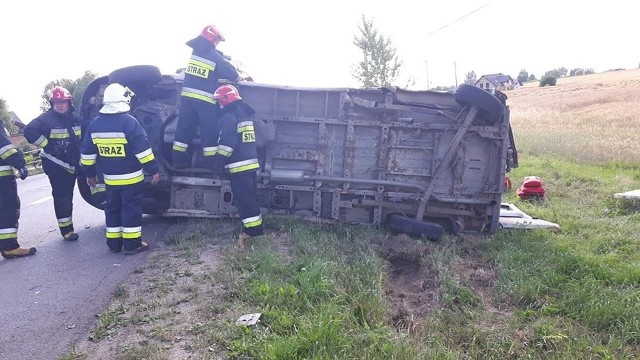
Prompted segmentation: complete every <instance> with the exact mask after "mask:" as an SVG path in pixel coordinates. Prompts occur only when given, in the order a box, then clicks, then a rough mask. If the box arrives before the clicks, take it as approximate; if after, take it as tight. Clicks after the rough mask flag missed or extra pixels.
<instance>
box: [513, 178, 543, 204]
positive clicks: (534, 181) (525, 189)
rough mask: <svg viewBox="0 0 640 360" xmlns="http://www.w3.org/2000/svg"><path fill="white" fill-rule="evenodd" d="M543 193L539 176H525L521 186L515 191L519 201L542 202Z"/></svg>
mask: <svg viewBox="0 0 640 360" xmlns="http://www.w3.org/2000/svg"><path fill="white" fill-rule="evenodd" d="M544 193H545V190H544V187H543V185H542V180H541V179H540V177H539V176H527V177H526V178H524V181H523V182H522V186H520V187H519V188H518V190H516V195H518V197H519V198H520V199H521V200H528V199H538V200H542V199H543V198H544Z"/></svg>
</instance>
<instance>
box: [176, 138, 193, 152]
mask: <svg viewBox="0 0 640 360" xmlns="http://www.w3.org/2000/svg"><path fill="white" fill-rule="evenodd" d="M187 148H189V144H185V143H182V142H179V141H174V142H173V150H175V151H180V152H186V151H187Z"/></svg>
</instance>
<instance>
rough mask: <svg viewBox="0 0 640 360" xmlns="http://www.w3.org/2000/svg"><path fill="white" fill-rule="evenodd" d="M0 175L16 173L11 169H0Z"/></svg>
mask: <svg viewBox="0 0 640 360" xmlns="http://www.w3.org/2000/svg"><path fill="white" fill-rule="evenodd" d="M0 176H16V173H14V172H13V169H11V170H0Z"/></svg>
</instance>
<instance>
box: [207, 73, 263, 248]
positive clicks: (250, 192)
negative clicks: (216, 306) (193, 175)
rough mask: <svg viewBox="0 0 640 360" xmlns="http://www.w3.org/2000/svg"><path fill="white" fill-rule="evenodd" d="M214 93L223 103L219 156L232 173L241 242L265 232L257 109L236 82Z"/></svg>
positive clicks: (220, 161)
mask: <svg viewBox="0 0 640 360" xmlns="http://www.w3.org/2000/svg"><path fill="white" fill-rule="evenodd" d="M213 97H214V98H215V99H216V100H217V101H218V102H219V103H220V107H221V117H220V127H221V130H220V138H219V144H218V152H217V154H216V160H217V162H218V163H219V164H220V163H222V164H224V168H225V169H226V170H227V171H228V172H229V173H230V174H231V191H232V193H233V199H234V202H235V205H236V208H237V209H238V215H240V219H241V220H242V232H241V233H240V236H239V238H238V246H239V247H240V248H243V247H244V243H245V241H246V240H247V239H248V238H250V237H254V236H259V235H262V234H263V233H264V228H263V226H262V216H261V215H260V208H259V207H258V200H257V187H258V180H257V171H258V169H259V168H260V165H259V163H258V154H257V148H256V135H255V130H254V126H253V121H252V120H251V116H252V115H253V114H254V113H255V111H254V110H253V109H252V108H251V106H249V105H248V104H246V103H245V102H244V101H243V100H242V98H241V97H240V93H239V92H238V89H236V88H235V87H234V86H233V85H222V86H220V87H219V88H218V89H217V90H216V91H215V93H214V94H213Z"/></svg>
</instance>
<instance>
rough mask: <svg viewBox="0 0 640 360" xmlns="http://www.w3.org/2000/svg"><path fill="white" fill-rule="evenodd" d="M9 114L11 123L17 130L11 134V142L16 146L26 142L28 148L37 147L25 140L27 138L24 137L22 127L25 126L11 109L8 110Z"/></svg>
mask: <svg viewBox="0 0 640 360" xmlns="http://www.w3.org/2000/svg"><path fill="white" fill-rule="evenodd" d="M9 116H10V117H11V123H12V124H13V125H15V126H16V128H17V130H16V131H15V133H12V134H11V142H12V143H13V145H15V146H16V147H20V145H21V144H28V146H29V148H31V149H37V147H36V146H33V145H31V144H29V143H28V142H27V139H25V138H24V127H25V126H26V125H25V124H24V123H23V122H22V120H20V118H19V117H18V115H16V113H14V112H13V111H9Z"/></svg>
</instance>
